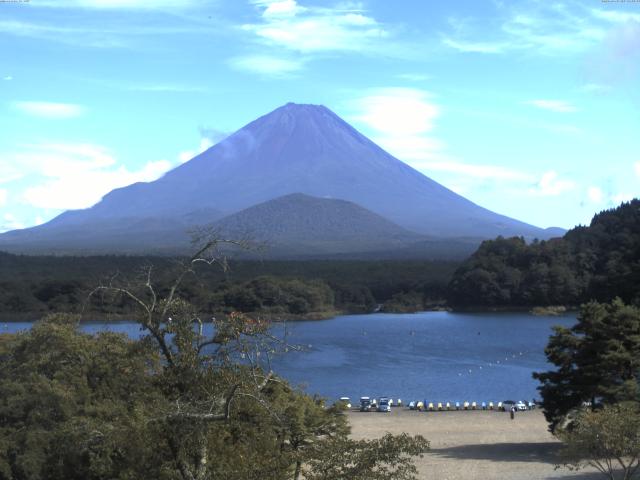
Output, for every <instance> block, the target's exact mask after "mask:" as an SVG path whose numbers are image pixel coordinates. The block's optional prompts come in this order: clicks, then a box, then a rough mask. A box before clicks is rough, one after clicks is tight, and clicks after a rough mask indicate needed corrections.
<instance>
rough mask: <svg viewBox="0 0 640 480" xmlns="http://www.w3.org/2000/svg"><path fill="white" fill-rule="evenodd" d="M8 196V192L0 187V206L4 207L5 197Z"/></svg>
mask: <svg viewBox="0 0 640 480" xmlns="http://www.w3.org/2000/svg"><path fill="white" fill-rule="evenodd" d="M8 196H9V192H7V190H5V189H4V188H0V207H4V206H5V205H6V204H7V198H8Z"/></svg>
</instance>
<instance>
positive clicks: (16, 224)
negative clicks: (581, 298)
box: [0, 213, 25, 231]
mask: <svg viewBox="0 0 640 480" xmlns="http://www.w3.org/2000/svg"><path fill="white" fill-rule="evenodd" d="M1 222H2V223H0V230H1V231H9V230H19V229H21V228H24V227H25V225H24V223H22V222H20V221H18V220H17V219H16V217H15V216H14V215H13V214H12V213H5V214H4V215H3V216H2V220H1Z"/></svg>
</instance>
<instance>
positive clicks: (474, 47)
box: [442, 38, 506, 53]
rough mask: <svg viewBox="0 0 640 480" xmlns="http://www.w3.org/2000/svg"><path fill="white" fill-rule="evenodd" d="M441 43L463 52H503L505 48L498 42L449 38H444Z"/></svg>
mask: <svg viewBox="0 0 640 480" xmlns="http://www.w3.org/2000/svg"><path fill="white" fill-rule="evenodd" d="M442 43H444V44H445V45H446V46H447V47H451V48H453V49H455V50H458V51H459V52H463V53H503V52H504V51H505V49H506V45H504V44H500V43H482V42H465V41H461V40H453V39H451V38H444V39H443V40H442Z"/></svg>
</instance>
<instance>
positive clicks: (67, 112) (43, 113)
mask: <svg viewBox="0 0 640 480" xmlns="http://www.w3.org/2000/svg"><path fill="white" fill-rule="evenodd" d="M13 106H14V108H16V109H17V110H19V111H20V112H22V113H25V114H27V115H31V116H33V117H40V118H56V119H66V118H74V117H79V116H81V115H82V114H84V112H85V108H84V107H83V106H82V105H76V104H74V103H54V102H14V104H13Z"/></svg>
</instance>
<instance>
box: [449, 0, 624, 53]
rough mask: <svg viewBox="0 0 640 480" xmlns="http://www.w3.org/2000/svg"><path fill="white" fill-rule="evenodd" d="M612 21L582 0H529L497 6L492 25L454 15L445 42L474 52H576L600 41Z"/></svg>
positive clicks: (462, 49)
mask: <svg viewBox="0 0 640 480" xmlns="http://www.w3.org/2000/svg"><path fill="white" fill-rule="evenodd" d="M610 21H611V20H610V19H605V18H604V17H597V16H596V15H594V14H593V13H592V12H590V11H589V9H588V8H585V6H584V5H581V4H580V3H579V2H573V1H569V2H565V3H559V2H531V1H525V2H522V3H513V4H511V5H503V6H502V7H501V8H497V9H496V12H495V16H494V20H493V21H492V25H490V26H487V25H486V23H482V24H480V23H477V24H474V23H473V22H471V21H468V20H465V19H456V18H454V19H450V25H451V27H452V29H451V32H448V33H447V34H445V35H444V36H443V39H442V42H443V44H444V45H446V46H448V47H450V48H453V49H456V50H458V51H460V52H470V53H481V54H501V53H508V52H514V51H525V50H526V51H530V52H532V53H536V54H541V55H559V54H574V53H577V52H585V51H587V50H588V49H590V48H592V47H594V46H595V45H598V44H600V43H601V42H602V41H603V40H604V39H605V38H606V35H607V30H608V28H609V26H608V23H609V22H610Z"/></svg>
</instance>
